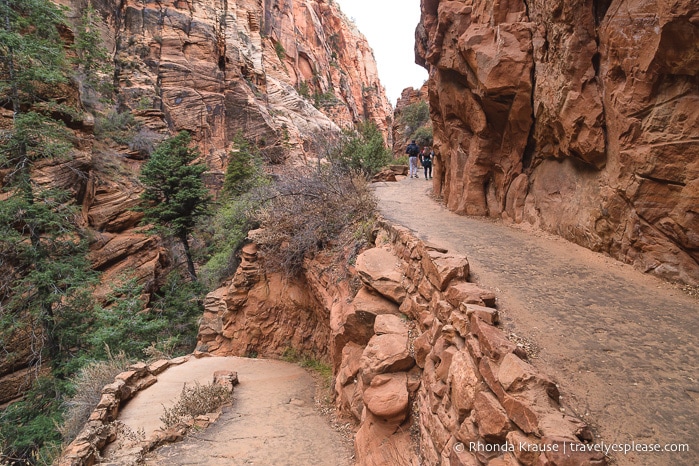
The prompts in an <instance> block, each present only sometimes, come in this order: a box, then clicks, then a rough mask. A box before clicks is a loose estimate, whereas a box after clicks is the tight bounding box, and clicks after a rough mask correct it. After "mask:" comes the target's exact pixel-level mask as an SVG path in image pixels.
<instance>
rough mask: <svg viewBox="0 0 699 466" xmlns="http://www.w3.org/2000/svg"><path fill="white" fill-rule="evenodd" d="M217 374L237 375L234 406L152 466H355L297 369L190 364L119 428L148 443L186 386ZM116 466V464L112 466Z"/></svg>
mask: <svg viewBox="0 0 699 466" xmlns="http://www.w3.org/2000/svg"><path fill="white" fill-rule="evenodd" d="M219 370H229V371H236V372H237V373H238V379H239V382H240V383H239V384H238V385H236V387H235V389H234V391H233V404H232V406H230V407H225V408H224V410H223V413H222V414H221V417H219V418H218V420H217V421H216V422H215V423H214V424H212V425H211V426H209V427H208V428H206V429H204V430H201V431H196V430H194V431H193V432H192V433H190V434H189V435H188V436H187V437H186V438H185V439H184V440H183V441H182V442H178V443H174V444H171V445H167V446H165V447H162V448H160V449H158V450H156V451H155V452H154V453H153V454H151V455H149V456H148V457H147V459H146V463H145V464H147V465H169V466H173V465H188V464H190V465H191V464H198V465H211V466H214V465H215V466H219V465H222V464H225V465H231V466H238V465H251V464H256V465H277V466H285V465H288V466H296V465H319V466H325V465H337V466H346V465H350V464H352V462H351V454H352V453H351V446H350V445H348V443H347V441H346V439H344V438H343V437H342V435H340V434H339V433H338V432H336V431H334V430H333V429H332V427H331V426H330V425H329V422H328V420H327V419H325V418H324V417H323V416H321V415H320V414H319V412H318V410H317V407H316V406H315V402H314V393H315V389H316V384H315V382H314V380H313V378H312V377H311V375H310V374H309V373H308V372H307V371H306V370H305V369H303V368H301V367H300V366H298V365H296V364H291V363H288V362H284V361H275V360H270V359H250V358H238V357H227V358H222V357H208V358H201V359H191V360H189V361H188V362H186V363H184V364H182V365H180V366H173V367H171V368H169V369H168V370H167V371H165V372H163V373H162V374H160V375H158V382H157V383H156V384H154V385H152V386H151V387H149V388H147V389H146V390H144V391H142V392H140V393H139V394H138V395H137V396H136V397H135V398H134V399H133V400H131V401H129V403H128V404H127V405H126V406H125V407H124V408H123V409H122V411H121V412H120V413H119V420H120V421H122V422H123V423H124V424H126V425H127V426H128V427H129V428H130V429H131V430H133V431H138V430H140V429H142V430H143V431H145V434H146V436H148V435H149V434H150V433H151V432H153V431H154V430H155V429H156V428H158V427H160V425H161V423H160V420H159V418H160V416H161V415H162V414H163V405H165V406H168V407H170V406H172V404H173V403H174V402H175V401H176V400H177V398H178V396H179V394H180V392H181V390H182V386H183V385H184V384H185V383H187V384H188V386H192V385H194V383H195V381H197V382H199V383H200V384H202V385H204V384H207V383H209V382H211V380H212V378H213V373H214V372H215V371H219ZM110 464H114V463H110Z"/></svg>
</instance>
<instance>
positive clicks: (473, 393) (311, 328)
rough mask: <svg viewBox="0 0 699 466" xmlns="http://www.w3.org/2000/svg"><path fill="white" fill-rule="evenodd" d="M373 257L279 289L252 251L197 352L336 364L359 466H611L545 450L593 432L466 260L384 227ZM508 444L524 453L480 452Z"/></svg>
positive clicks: (317, 270) (348, 260)
mask: <svg viewBox="0 0 699 466" xmlns="http://www.w3.org/2000/svg"><path fill="white" fill-rule="evenodd" d="M372 246H374V247H371V248H370V249H368V250H366V251H364V252H362V253H361V254H359V255H357V256H356V257H355V256H354V255H353V252H352V251H354V249H353V248H348V250H346V251H344V252H329V251H324V252H323V253H321V254H320V255H319V257H317V258H316V259H314V260H312V261H308V262H307V263H306V264H305V272H304V274H303V278H301V279H297V280H294V281H291V280H287V281H285V282H283V283H279V281H280V278H279V277H278V276H277V275H275V274H272V273H265V272H264V257H263V256H262V257H261V254H260V253H258V251H257V248H256V247H255V245H254V244H249V245H247V246H246V247H245V249H244V251H243V257H242V259H243V261H242V264H241V266H240V267H239V269H238V271H237V272H236V274H235V276H234V278H233V279H232V282H231V283H230V284H228V285H227V286H225V287H223V288H221V289H219V290H217V291H215V292H213V293H211V294H210V295H209V296H208V297H207V301H206V312H205V314H204V318H203V319H202V323H201V327H200V331H199V345H198V348H197V349H198V350H199V351H203V352H212V353H215V354H218V355H242V354H245V353H248V354H250V353H255V354H264V355H275V354H276V355H279V354H282V353H285V352H286V353H287V354H289V353H296V354H298V353H302V354H307V355H308V354H310V355H314V356H315V357H320V358H322V359H326V360H329V361H330V362H331V364H332V366H333V374H334V385H333V386H334V393H335V402H336V405H337V408H338V409H339V410H340V411H341V412H342V413H344V414H345V415H346V416H348V417H349V418H351V419H353V420H354V421H355V422H356V423H357V424H358V430H357V432H356V436H355V451H356V460H357V464H358V465H362V466H384V465H388V464H396V465H417V464H430V465H436V464H452V465H455V464H464V465H481V464H490V465H493V464H513V465H514V464H521V465H526V466H534V465H543V464H546V465H549V466H556V465H558V466H563V465H570V464H590V465H604V464H606V459H605V458H604V456H603V455H602V454H601V453H597V452H586V453H579V454H577V453H576V455H578V456H576V457H574V458H571V456H570V455H565V454H564V453H563V448H562V447H558V448H557V451H552V450H551V449H550V448H549V449H547V450H548V451H544V449H545V448H544V445H553V444H558V445H563V444H564V443H565V444H566V445H568V446H569V447H568V450H570V445H571V444H575V445H576V446H580V445H581V443H582V442H586V441H590V440H592V435H591V432H590V430H589V428H588V427H587V426H586V425H585V424H583V423H582V422H581V421H580V420H579V419H576V418H574V417H571V416H568V415H566V414H564V413H563V412H562V410H561V406H560V404H559V393H558V388H557V386H556V385H555V384H554V383H553V382H551V381H550V380H549V379H548V378H547V377H545V376H544V375H542V374H541V373H539V372H537V371H536V369H535V368H534V367H533V366H531V365H530V364H529V363H528V362H526V354H525V352H524V350H523V349H522V348H521V347H520V346H518V345H517V344H515V343H513V342H511V341H510V340H508V339H507V338H506V336H505V334H504V333H503V332H502V331H501V330H500V329H499V328H497V327H496V324H497V323H498V312H497V311H496V310H495V309H494V305H495V298H496V297H495V295H494V294H493V293H492V292H490V291H488V290H485V289H482V288H479V287H478V286H477V285H475V284H473V283H470V282H468V281H467V279H468V275H469V263H468V260H467V259H466V258H465V257H462V256H456V255H453V254H450V253H449V252H448V251H445V250H443V249H438V248H434V247H429V246H427V245H425V244H424V243H422V242H421V241H420V240H418V239H417V238H416V237H415V236H413V234H412V233H411V232H409V231H408V230H407V229H405V228H402V227H396V226H394V225H391V224H388V223H386V222H382V223H381V225H380V227H379V228H378V231H376V240H375V244H374V245H372ZM338 249H339V248H338ZM338 249H336V251H338ZM355 254H356V253H355ZM353 259H355V260H353ZM351 264H354V265H351ZM290 350H293V351H290ZM505 442H507V443H510V444H512V445H517V446H518V447H517V448H515V449H514V450H513V451H496V452H493V451H492V450H489V451H485V447H484V448H483V450H479V449H478V448H472V445H486V444H489V445H492V444H504V443H505ZM521 445H527V447H526V448H521V447H519V446H521Z"/></svg>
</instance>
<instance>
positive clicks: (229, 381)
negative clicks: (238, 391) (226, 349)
mask: <svg viewBox="0 0 699 466" xmlns="http://www.w3.org/2000/svg"><path fill="white" fill-rule="evenodd" d="M214 385H220V386H222V387H224V388H225V389H226V390H228V391H229V392H232V391H233V387H235V386H236V385H238V373H237V372H235V371H215V372H214Z"/></svg>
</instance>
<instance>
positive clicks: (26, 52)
mask: <svg viewBox="0 0 699 466" xmlns="http://www.w3.org/2000/svg"><path fill="white" fill-rule="evenodd" d="M63 23H64V18H63V13H62V10H61V9H59V8H58V7H56V6H55V5H54V4H53V3H51V2H50V1H48V0H0V105H2V106H3V107H5V108H11V109H12V112H13V121H12V124H11V125H8V126H6V127H3V129H2V130H0V174H1V176H2V179H0V199H1V201H0V348H2V350H3V351H4V354H3V356H4V357H5V358H6V359H5V362H6V363H9V364H10V365H11V366H14V367H15V368H22V367H25V366H26V365H27V364H29V366H30V367H33V368H34V369H35V371H33V374H34V375H35V376H36V375H38V374H39V368H40V367H41V366H42V365H43V363H44V362H45V361H47V360H50V361H51V363H52V366H53V370H52V375H53V376H54V377H50V378H49V379H48V381H47V382H46V383H36V384H34V388H33V389H32V391H31V392H29V395H28V399H27V400H26V402H23V403H16V404H15V405H13V409H8V410H7V411H4V412H3V413H2V419H0V445H1V446H2V450H3V451H2V455H0V456H3V455H5V456H3V457H12V458H18V459H20V460H23V459H28V458H31V457H36V456H37V455H38V454H39V453H38V452H39V451H40V450H41V448H42V446H43V445H46V444H47V443H51V442H58V441H60V435H59V434H58V433H57V432H56V430H55V423H54V422H55V421H56V420H57V419H58V418H60V416H59V415H58V412H59V411H58V409H59V404H60V393H58V392H57V391H56V390H59V391H62V390H63V388H60V387H64V385H65V384H64V383H62V382H61V380H60V379H61V378H64V377H66V376H67V375H68V374H66V373H65V371H63V370H62V369H61V368H62V367H65V363H66V362H67V360H68V359H70V357H71V354H72V351H73V350H75V349H76V348H78V347H79V346H80V345H81V344H84V343H83V342H81V335H80V334H81V332H82V331H83V330H84V328H83V327H82V326H81V325H78V326H75V324H76V323H77V322H80V323H87V322H89V318H87V317H86V315H85V313H86V312H87V311H89V310H90V304H89V303H88V302H87V301H86V297H89V293H87V292H86V287H87V286H88V285H90V283H91V282H92V280H93V278H94V274H93V273H92V272H91V271H90V268H89V263H88V261H87V259H86V252H87V241H86V237H85V235H84V234H83V233H82V232H81V231H80V230H79V229H78V228H77V227H76V222H75V220H76V218H75V216H76V214H77V207H76V206H75V205H74V201H73V199H72V194H71V193H69V192H67V191H65V190H61V189H55V188H51V187H48V186H46V185H42V184H39V183H37V182H36V181H35V180H34V179H33V178H32V171H33V169H34V167H35V165H36V164H37V163H39V162H44V161H49V160H60V159H66V160H67V159H69V158H70V157H71V155H72V150H73V147H72V144H71V143H70V140H71V137H72V135H71V133H70V132H69V131H68V130H67V129H66V127H65V125H64V123H63V121H62V119H56V118H54V116H55V115H61V117H64V118H68V117H70V116H71V115H76V114H77V113H78V112H77V110H75V109H71V108H69V107H67V106H66V105H65V104H62V103H60V100H59V99H58V98H57V97H61V98H62V97H63V96H57V92H56V89H58V88H59V86H60V85H61V84H63V83H66V82H67V81H68V79H67V76H66V74H65V73H66V72H67V71H69V70H70V68H69V67H67V66H66V63H67V62H66V60H65V55H64V50H63V43H62V41H61V39H60V35H59V33H58V30H59V26H61V25H63ZM88 301H89V299H88ZM18 341H24V342H25V343H24V345H25V346H26V347H28V348H29V349H30V350H31V353H30V357H29V360H27V358H26V356H24V355H22V356H20V355H17V354H12V353H11V352H9V349H10V348H11V347H13V346H14V347H16V346H17V342H18ZM47 387H48V388H47ZM50 387H54V388H50ZM56 387H59V388H56ZM26 388H29V387H26ZM32 393H35V394H37V393H38V394H39V395H37V397H36V398H32V395H31V394H32ZM18 395H19V393H18ZM37 399H38V400H41V399H43V400H49V399H51V400H55V402H52V403H37V402H36V400H37Z"/></svg>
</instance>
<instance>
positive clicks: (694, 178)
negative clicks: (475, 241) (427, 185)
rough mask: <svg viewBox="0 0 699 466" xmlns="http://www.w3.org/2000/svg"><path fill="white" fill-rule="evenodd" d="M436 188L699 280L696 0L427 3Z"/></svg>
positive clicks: (470, 208)
mask: <svg viewBox="0 0 699 466" xmlns="http://www.w3.org/2000/svg"><path fill="white" fill-rule="evenodd" d="M417 39H418V40H417V43H416V51H417V54H418V55H419V57H420V58H419V60H420V61H421V64H423V66H425V67H426V68H427V69H428V70H429V73H430V78H429V83H428V84H429V93H430V96H429V99H430V106H431V114H432V118H433V122H434V135H435V146H436V148H437V162H436V164H435V172H436V175H435V190H436V191H437V192H439V193H441V194H442V195H443V196H444V199H445V202H446V204H447V206H448V208H449V209H451V210H453V211H456V212H458V213H462V214H468V215H488V216H493V217H503V218H505V219H510V220H513V221H515V222H523V221H526V222H529V223H532V224H534V225H537V226H540V227H541V228H543V229H546V230H548V231H551V232H554V233H557V234H560V235H561V236H564V237H565V238H567V239H569V240H571V241H574V242H576V243H578V244H581V245H584V246H586V247H589V248H591V249H593V250H597V251H603V252H606V253H609V254H610V255H612V256H613V257H615V258H618V259H620V260H623V261H625V262H629V263H632V264H634V265H636V266H637V267H639V268H641V269H643V270H645V271H652V272H653V273H656V274H658V275H660V276H663V277H665V278H669V279H673V280H681V281H685V282H689V283H697V282H699V236H697V234H696V232H697V231H699V212H698V211H697V207H696V206H697V205H699V144H697V141H699V124H698V123H699V106H697V103H699V86H698V83H699V77H698V76H697V70H698V69H699V62H698V61H697V60H698V58H697V57H698V55H697V47H698V44H699V7H698V6H697V5H696V2H691V1H686V0H685V1H672V2H651V1H646V0H635V1H626V2H609V1H582V2H572V3H571V2H564V1H562V0H558V1H552V2H551V1H547V2H544V1H539V0H531V1H522V0H513V1H508V2H490V1H486V0H483V1H480V0H476V1H468V2H462V1H444V0H441V1H440V0H423V1H422V21H421V24H420V25H419V26H418V30H417Z"/></svg>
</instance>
